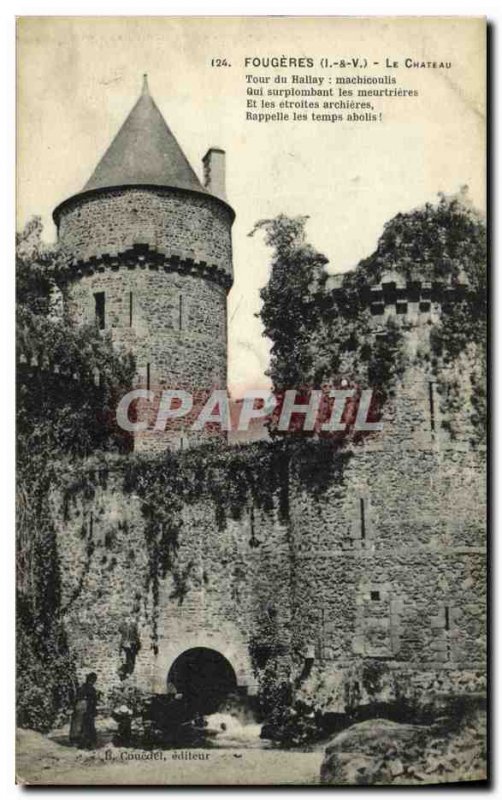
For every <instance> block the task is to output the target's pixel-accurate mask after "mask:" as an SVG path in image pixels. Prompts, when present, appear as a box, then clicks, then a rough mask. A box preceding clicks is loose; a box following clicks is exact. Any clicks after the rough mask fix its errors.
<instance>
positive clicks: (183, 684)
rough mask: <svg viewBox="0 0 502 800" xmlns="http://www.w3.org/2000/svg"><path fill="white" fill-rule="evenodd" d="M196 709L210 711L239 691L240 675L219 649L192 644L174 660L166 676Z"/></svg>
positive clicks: (203, 712)
mask: <svg viewBox="0 0 502 800" xmlns="http://www.w3.org/2000/svg"><path fill="white" fill-rule="evenodd" d="M167 681H168V683H169V684H174V686H175V687H176V689H177V691H178V692H181V694H182V695H183V698H184V700H185V701H186V702H187V703H188V705H189V706H190V707H191V709H192V710H193V711H196V712H200V713H201V714H211V713H214V712H215V711H217V710H218V709H219V708H220V707H221V706H222V704H223V703H224V701H225V699H226V698H228V697H229V695H232V694H235V693H236V692H237V676H236V674H235V671H234V669H233V667H232V665H231V664H230V662H229V661H228V660H227V659H226V658H225V656H224V655H222V654H221V653H219V652H218V651H217V650H212V649H211V648H209V647H192V648H190V649H189V650H184V651H183V653H181V654H180V655H179V656H178V657H177V658H176V659H175V660H174V662H173V664H172V665H171V668H170V669H169V672H168V675H167Z"/></svg>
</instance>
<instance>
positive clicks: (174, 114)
mask: <svg viewBox="0 0 502 800" xmlns="http://www.w3.org/2000/svg"><path fill="white" fill-rule="evenodd" d="M18 35H19V40H20V41H19V46H18V63H19V72H18V82H19V83H18V92H19V94H18V97H19V101H18V150H19V156H18V225H19V226H22V225H23V224H24V222H25V221H26V220H27V219H28V218H29V217H30V216H31V215H32V214H40V215H41V216H42V217H43V220H44V223H45V226H46V238H47V239H48V240H52V239H54V236H55V230H54V226H53V224H52V219H51V212H52V210H53V208H54V207H55V206H56V205H57V204H58V203H59V202H61V201H62V200H63V199H65V198H66V197H68V196H70V195H72V194H74V193H76V192H78V191H79V190H80V189H81V188H82V186H83V185H84V183H85V182H86V181H87V179H88V178H89V176H90V174H91V173H92V171H93V169H94V167H95V166H96V163H97V161H98V160H99V158H100V157H101V155H102V154H103V152H104V151H105V150H106V148H107V147H108V145H109V143H110V141H111V139H112V138H113V136H114V135H115V133H116V131H117V130H118V128H119V126H120V125H121V124H122V122H123V120H124V118H125V117H126V115H127V114H128V113H129V111H130V109H131V108H132V106H133V104H134V103H135V101H136V99H137V97H138V94H139V92H140V89H141V76H142V74H143V73H144V72H147V73H148V75H149V85H150V90H151V93H152V95H153V97H154V98H155V101H156V102H157V104H158V106H159V108H160V110H161V111H162V113H163V114H164V116H165V118H166V120H167V122H168V124H169V126H170V127H171V129H172V130H173V132H174V134H175V136H176V137H177V139H178V141H179V142H180V144H181V146H182V148H183V150H184V152H185V154H186V155H187V157H188V159H189V161H190V163H191V164H192V166H193V167H194V169H195V170H196V171H197V172H198V174H199V176H201V173H202V170H201V165H200V159H201V157H202V156H203V155H204V153H205V152H206V150H207V148H208V147H209V146H212V145H213V146H219V147H223V148H224V149H225V150H226V151H227V194H228V198H229V202H230V204H231V205H232V206H233V207H234V209H235V211H236V214H237V218H236V222H235V224H234V228H233V243H234V271H235V283H234V287H233V289H232V291H231V293H230V296H229V320H230V326H229V378H230V388H231V389H232V391H233V392H234V393H235V394H237V395H239V394H242V392H243V390H244V388H246V387H251V386H252V387H257V386H260V385H263V383H264V381H265V379H264V376H263V374H264V371H265V369H266V367H267V361H268V346H267V342H266V340H265V339H263V338H262V337H261V328H260V323H259V320H257V319H256V318H255V317H254V314H255V312H257V311H258V310H259V305H260V303H259V297H258V291H259V288H260V287H261V286H263V285H264V284H265V283H266V281H267V277H268V264H269V261H270V256H269V253H268V252H267V250H266V248H265V247H264V245H263V243H262V241H261V238H260V237H253V238H249V237H248V236H247V234H248V232H249V231H250V230H251V229H252V228H253V226H254V224H255V222H256V221H257V220H259V219H261V218H268V217H273V216H275V215H277V214H279V213H281V212H282V213H286V214H291V215H296V214H308V215H310V218H311V219H310V222H309V225H308V232H309V237H310V240H311V242H312V243H313V244H314V245H315V246H316V247H318V248H319V249H320V250H321V251H322V252H324V253H325V254H326V256H327V257H328V258H329V259H330V266H329V269H330V270H331V271H343V270H346V269H349V268H351V267H353V266H355V264H356V263H357V262H358V261H359V260H360V259H361V258H363V257H365V256H367V255H369V254H370V253H371V252H372V251H373V250H374V248H375V246H376V242H377V239H378V236H379V235H380V233H381V230H382V228H383V225H384V223H385V222H386V221H387V220H389V219H390V218H391V217H392V216H394V215H395V214H396V213H397V212H399V211H407V210H409V209H411V208H414V207H416V206H417V205H422V204H423V203H425V202H426V201H428V200H429V201H434V200H435V199H436V196H437V192H438V191H444V192H446V193H452V192H456V191H457V190H458V189H459V188H460V186H462V185H464V184H467V185H468V186H469V187H470V196H471V199H472V200H473V202H474V204H475V205H476V206H477V207H478V208H480V209H482V210H484V201H485V174H484V160H485V146H484V124H485V122H484V67H483V58H484V37H483V23H482V22H481V21H480V20H470V21H467V20H459V19H451V18H450V19H448V18H443V19H439V20H438V19H431V18H428V19H427V18H421V19H414V20H412V19H410V18H407V19H406V18H401V19H394V20H392V19H390V18H389V19H383V20H382V19H371V20H370V19H358V18H317V19H309V18H296V19H294V18H293V19H284V18H283V19H281V18H247V19H245V20H239V19H236V18H224V19H217V18H211V19H209V18H207V19H204V20H201V19H200V18H192V19H179V18H129V19H126V18H122V19H120V18H115V19H112V18H94V19H93V18H80V19H75V18H73V19H70V18H66V19H65V18H59V19H55V18H46V19H43V18H39V19H36V18H31V19H28V20H27V19H25V20H23V22H22V24H21V27H20V29H19V31H18ZM325 53H326V54H328V55H329V56H330V57H335V56H336V57H340V56H345V57H347V56H352V55H355V56H362V57H364V56H367V57H368V58H369V59H372V60H373V59H374V60H380V61H383V60H385V58H386V57H390V58H391V59H392V60H398V61H401V60H402V59H404V58H405V57H412V58H416V59H419V60H421V59H426V60H429V59H430V60H433V59H436V60H449V61H452V62H453V67H452V69H451V70H449V71H448V72H440V71H439V70H436V71H433V70H416V71H412V70H404V69H400V70H399V71H396V72H395V73H393V74H395V75H396V77H398V80H400V81H401V84H402V85H403V86H405V87H406V88H410V89H413V88H416V89H418V90H419V92H420V97H419V98H414V99H405V98H396V99H393V100H389V101H385V104H384V105H383V106H381V109H382V110H383V112H384V121H383V122H382V123H379V124H377V125H368V124H367V123H317V124H313V123H308V124H306V123H293V122H289V123H271V124H268V125H263V124H258V123H252V122H248V121H246V120H245V83H244V75H245V74H247V73H249V72H250V70H249V69H246V68H245V67H244V57H245V56H254V55H257V56H262V57H263V56H268V55H286V56H296V57H299V56H313V57H320V56H322V55H324V54H325ZM213 57H226V58H227V59H228V60H229V61H230V63H231V64H232V67H231V68H228V69H216V68H212V67H211V66H210V65H209V62H210V60H211V58H213ZM255 72H256V71H255ZM264 72H265V71H264V70H263V71H262V74H263V73H264ZM286 72H287V71H283V74H286ZM289 72H295V73H297V74H299V73H303V72H309V71H308V70H305V71H302V70H289ZM310 72H314V71H310ZM315 74H326V73H322V72H320V71H319V70H316V71H315ZM334 74H335V75H336V74H341V73H334ZM367 74H374V75H377V74H378V75H380V74H383V70H382V69H381V68H374V70H373V71H372V72H371V71H370V72H368V73H367Z"/></svg>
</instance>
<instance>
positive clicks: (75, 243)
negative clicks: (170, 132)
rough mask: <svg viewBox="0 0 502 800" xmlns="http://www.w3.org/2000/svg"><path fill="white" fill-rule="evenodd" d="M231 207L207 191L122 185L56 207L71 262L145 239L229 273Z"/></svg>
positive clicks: (118, 250) (121, 249)
mask: <svg viewBox="0 0 502 800" xmlns="http://www.w3.org/2000/svg"><path fill="white" fill-rule="evenodd" d="M233 216H234V215H233V211H232V210H231V208H230V207H229V206H228V205H227V204H226V203H223V202H222V201H220V200H218V199H217V198H215V197H213V196H212V195H209V194H202V193H201V194H198V193H196V192H186V191H182V190H180V189H168V188H165V189H164V188H160V187H156V188H138V187H122V188H118V189H110V190H106V191H99V192H93V193H89V194H82V195H76V196H75V197H74V198H71V199H70V200H69V201H67V202H66V203H64V204H63V205H62V206H60V207H59V209H58V220H57V222H58V240H59V245H60V248H61V253H62V255H63V257H64V258H66V259H68V261H69V262H70V263H74V262H75V263H77V262H79V261H81V262H84V263H85V262H88V261H90V260H91V258H93V257H97V256H100V255H114V254H115V255H116V254H117V253H121V252H124V251H126V250H129V249H131V248H132V247H133V245H134V244H148V245H150V247H151V248H152V249H153V250H157V251H158V252H163V253H165V254H167V255H172V254H177V255H179V256H180V257H181V258H192V259H193V260H194V261H196V262H206V263H207V264H208V265H215V266H216V267H219V268H221V269H222V270H224V271H225V272H226V273H227V274H228V275H229V276H230V277H231V276H232V241H231V236H230V230H231V226H232V222H233Z"/></svg>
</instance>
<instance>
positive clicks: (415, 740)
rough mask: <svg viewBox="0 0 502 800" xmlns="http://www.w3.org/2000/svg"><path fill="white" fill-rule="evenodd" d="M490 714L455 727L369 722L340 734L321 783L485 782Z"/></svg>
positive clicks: (328, 753)
mask: <svg viewBox="0 0 502 800" xmlns="http://www.w3.org/2000/svg"><path fill="white" fill-rule="evenodd" d="M486 769H487V765H486V714H485V713H484V712H482V711H477V712H475V713H473V714H471V715H469V716H468V717H467V718H466V719H464V720H463V721H462V722H461V723H459V724H458V725H457V726H455V725H454V724H452V723H451V721H450V722H445V721H443V722H442V721H440V720H439V721H438V722H437V723H436V724H434V725H429V726H426V725H403V724H399V723H397V722H391V721H390V720H385V719H371V720H367V721H366V722H361V723H359V724H357V725H352V726H351V727H350V728H348V729H346V730H344V731H342V732H341V733H339V734H338V735H337V736H335V738H334V739H333V740H332V742H331V743H330V744H329V745H328V746H327V747H326V756H325V758H324V761H323V764H322V767H321V782H322V783H323V784H335V785H354V784H357V785H385V786H388V785H393V784H401V785H410V784H413V785H417V784H418V785H423V784H431V783H432V784H437V783H458V782H462V781H484V780H486Z"/></svg>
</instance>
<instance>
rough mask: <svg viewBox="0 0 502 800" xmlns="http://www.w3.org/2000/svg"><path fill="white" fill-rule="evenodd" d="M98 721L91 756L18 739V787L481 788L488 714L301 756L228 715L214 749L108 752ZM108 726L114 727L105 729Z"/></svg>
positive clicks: (354, 738) (352, 733)
mask: <svg viewBox="0 0 502 800" xmlns="http://www.w3.org/2000/svg"><path fill="white" fill-rule="evenodd" d="M110 723H111V721H110V720H109V721H107V720H100V721H99V725H98V732H99V746H98V748H97V749H96V750H94V751H81V750H76V749H74V748H72V747H70V746H69V742H68V730H67V726H66V727H65V728H63V729H61V730H59V731H53V732H52V733H51V734H49V735H48V736H44V735H42V734H40V733H36V732H35V731H30V730H20V731H19V732H18V744H17V779H18V782H19V783H23V784H31V785H33V784H39V785H129V786H130V785H148V784H149V785H192V786H193V785H232V786H237V785H255V786H256V785H261V786H270V785H276V786H277V785H283V786H286V785H303V786H306V785H316V784H319V783H321V784H324V785H338V786H340V785H354V784H355V785H392V784H400V785H417V784H418V785H424V784H438V783H457V782H465V781H484V780H486V713H485V712H484V711H482V710H480V709H479V708H478V709H477V710H471V711H470V712H469V713H468V714H467V715H466V716H464V717H463V718H462V720H461V721H458V720H457V721H456V722H455V721H453V720H452V719H451V718H449V719H448V718H446V717H445V718H442V719H438V720H437V721H436V722H435V723H434V724H430V725H412V724H402V723H398V722H392V721H390V720H387V719H369V720H366V721H365V722H360V723H358V724H355V725H352V726H350V727H349V728H346V729H345V730H343V731H342V732H341V733H339V734H338V735H336V736H335V737H334V738H333V739H332V740H331V742H329V743H328V744H327V745H326V742H325V743H324V744H318V745H316V746H315V747H311V748H310V749H309V750H308V751H307V750H304V751H301V750H299V749H298V748H297V749H296V750H284V749H279V748H275V747H272V746H271V744H270V743H267V742H264V741H263V740H262V739H260V727H261V726H259V725H255V724H248V723H245V724H242V723H241V722H239V720H238V719H237V718H233V717H231V716H230V715H228V714H214V715H213V716H212V717H209V718H207V731H208V736H209V738H210V739H211V741H212V742H213V746H211V745H208V746H207V747H197V748H195V747H191V748H177V749H158V750H145V749H140V748H134V747H127V748H125V747H115V746H113V744H112V743H111V739H112V738H113V730H112V726H111V725H110ZM112 724H113V723H112Z"/></svg>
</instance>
